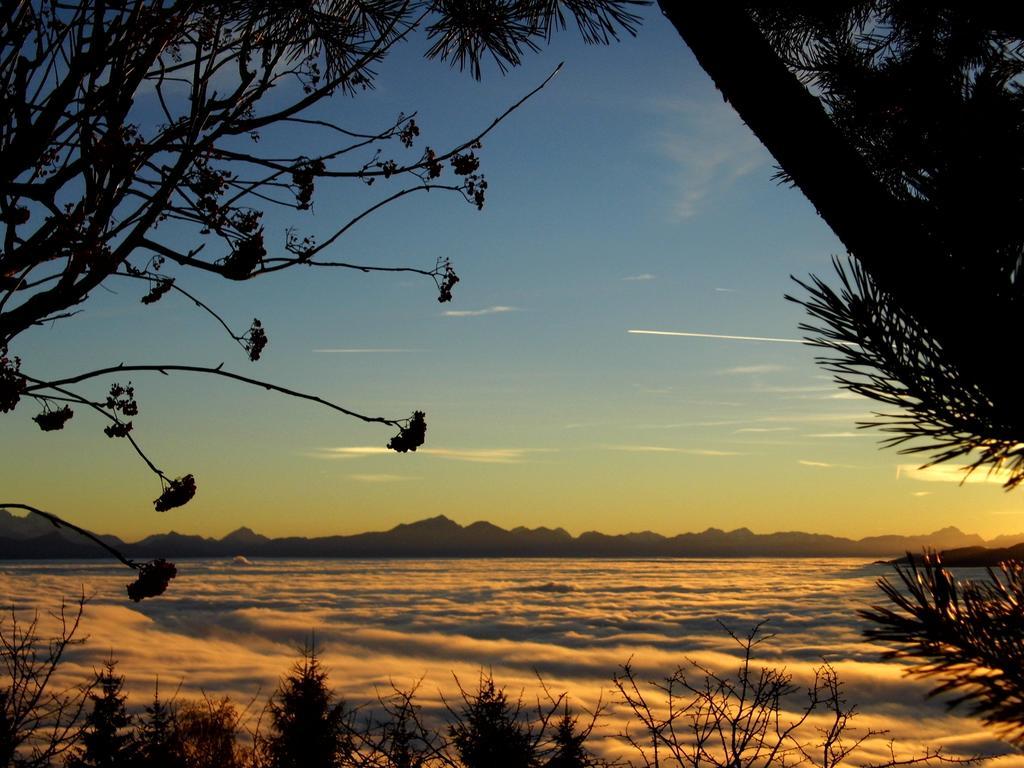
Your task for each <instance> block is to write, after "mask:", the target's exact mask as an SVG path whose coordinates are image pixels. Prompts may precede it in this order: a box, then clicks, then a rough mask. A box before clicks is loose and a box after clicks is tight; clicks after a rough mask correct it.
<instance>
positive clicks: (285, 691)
mask: <svg viewBox="0 0 1024 768" xmlns="http://www.w3.org/2000/svg"><path fill="white" fill-rule="evenodd" d="M270 718H271V720H270V727H271V732H270V735H269V736H268V737H267V738H266V739H265V742H264V744H263V748H264V750H265V753H266V764H267V766H268V768H336V767H337V766H340V765H342V764H344V763H345V761H346V758H347V757H348V756H349V755H350V754H352V752H353V743H352V739H351V738H350V736H349V731H350V730H351V724H350V722H349V713H348V712H347V710H346V707H345V703H344V702H342V701H337V700H336V699H335V696H334V694H333V693H332V691H331V690H330V688H328V686H327V670H326V669H324V667H323V665H322V664H321V663H320V658H319V656H318V655H317V649H316V647H315V646H314V645H312V644H311V645H307V646H305V647H304V648H303V649H302V658H301V659H299V660H298V661H297V662H295V665H294V666H293V667H292V670H291V672H290V673H289V674H288V675H287V676H286V677H285V678H284V679H283V680H282V681H281V683H280V685H279V686H278V688H277V691H276V692H275V693H274V696H273V698H272V699H271V702H270Z"/></svg>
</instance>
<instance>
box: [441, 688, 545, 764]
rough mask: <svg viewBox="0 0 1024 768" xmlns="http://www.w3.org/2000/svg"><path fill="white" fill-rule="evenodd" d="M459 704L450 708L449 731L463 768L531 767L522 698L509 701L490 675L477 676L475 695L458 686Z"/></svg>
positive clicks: (530, 737)
mask: <svg viewBox="0 0 1024 768" xmlns="http://www.w3.org/2000/svg"><path fill="white" fill-rule="evenodd" d="M459 696H460V698H461V699H462V703H461V704H459V705H458V709H451V708H449V710H450V712H451V713H452V717H453V718H454V722H453V723H452V724H451V725H450V726H449V728H448V732H449V735H450V736H451V740H452V744H453V745H454V746H455V750H456V751H457V752H458V755H459V759H460V760H461V761H462V764H463V765H464V766H466V768H530V766H532V765H533V764H534V738H533V733H532V728H531V727H530V724H529V723H528V722H527V721H526V718H525V713H524V711H523V701H522V699H517V700H516V701H514V702H513V701H509V698H508V695H507V694H506V693H505V690H504V689H503V688H499V687H498V686H497V685H495V683H494V679H493V678H492V677H491V675H490V674H486V675H485V674H483V673H481V674H480V682H479V685H478V687H477V690H476V691H475V692H469V691H466V690H465V689H463V688H462V686H461V685H460V686H459Z"/></svg>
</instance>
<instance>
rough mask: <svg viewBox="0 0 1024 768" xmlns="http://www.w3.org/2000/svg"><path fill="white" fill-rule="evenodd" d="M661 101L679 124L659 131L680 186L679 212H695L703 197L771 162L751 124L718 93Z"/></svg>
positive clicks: (682, 214) (685, 215) (683, 215)
mask: <svg viewBox="0 0 1024 768" xmlns="http://www.w3.org/2000/svg"><path fill="white" fill-rule="evenodd" d="M659 107H660V110H661V111H662V112H665V113H669V114H671V115H672V123H673V125H674V126H679V127H678V129H674V130H673V131H671V132H666V133H665V134H664V135H663V136H662V138H661V147H660V148H661V151H662V153H663V154H664V155H665V156H666V157H667V158H668V160H669V162H671V163H672V164H673V165H674V166H675V176H676V180H675V184H676V186H677V187H678V190H679V191H678V193H677V196H676V199H675V204H674V206H673V207H674V213H675V214H676V216H678V217H679V218H682V219H687V218H690V217H692V216H694V215H695V214H697V213H698V212H699V211H700V209H701V207H702V205H703V204H704V202H705V201H706V200H707V198H709V197H713V196H714V195H716V194H718V193H720V192H722V191H723V190H726V189H728V188H729V187H730V186H731V185H732V184H733V183H734V182H735V181H736V180H737V179H740V178H742V177H743V176H746V175H747V174H749V173H751V172H753V171H755V170H757V169H758V168H761V167H764V166H766V165H767V164H768V163H769V162H770V158H769V156H768V153H767V152H766V151H765V150H764V148H763V147H762V146H761V145H760V144H759V143H758V141H757V140H756V139H755V138H754V137H753V135H752V134H751V132H750V130H749V129H748V128H747V127H746V126H745V125H744V124H743V123H742V121H740V119H739V118H738V117H737V116H736V113H735V112H733V111H732V109H730V108H729V107H728V106H727V105H725V104H723V103H722V102H721V100H719V99H711V100H708V101H697V100H694V99H673V100H671V101H664V102H662V103H661V104H659Z"/></svg>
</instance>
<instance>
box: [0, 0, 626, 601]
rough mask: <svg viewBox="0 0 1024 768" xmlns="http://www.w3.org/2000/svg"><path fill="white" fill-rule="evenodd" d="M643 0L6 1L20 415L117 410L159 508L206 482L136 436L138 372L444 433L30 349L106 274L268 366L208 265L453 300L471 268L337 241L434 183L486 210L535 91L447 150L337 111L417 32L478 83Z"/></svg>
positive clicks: (409, 434)
mask: <svg viewBox="0 0 1024 768" xmlns="http://www.w3.org/2000/svg"><path fill="white" fill-rule="evenodd" d="M634 1H635V0H585V1H584V2H581V1H579V0H567V1H566V2H554V3H547V2H545V3H538V2H535V1H534V0H509V1H508V2H501V3H483V4H480V3H477V4H474V3H469V4H466V3H460V2H449V1H448V0H408V1H404V2H403V1H401V0H358V1H356V0H316V1H315V2H311V3H280V2H272V1H271V0H213V2H208V1H206V0H203V1H202V2H197V0H123V1H121V0H117V1H115V2H100V3H95V2H86V1H85V0H73V2H62V1H61V2H58V0H40V2H20V3H19V2H14V3H7V4H5V5H4V8H3V11H2V12H0V43H2V48H0V236H2V243H3V245H2V251H0V413H8V412H11V411H14V410H15V409H18V408H19V405H23V404H24V403H25V402H26V401H33V402H34V403H35V404H36V405H37V406H38V407H39V408H40V409H41V410H40V411H39V412H38V413H36V414H35V415H33V417H32V418H33V420H34V421H35V422H36V424H37V425H38V426H39V428H40V429H42V430H43V431H47V432H50V431H58V430H61V429H63V428H64V427H65V426H66V425H67V424H68V422H69V420H71V419H72V418H74V417H75V415H76V413H78V412H81V411H85V412H87V413H93V414H95V415H97V416H99V418H100V420H101V423H102V424H103V432H104V433H105V435H106V436H107V437H108V438H111V439H120V440H124V441H126V442H127V443H128V444H130V446H131V448H132V449H133V450H134V451H135V452H136V453H137V454H138V455H139V457H140V458H141V459H142V460H143V462H144V463H145V464H146V466H147V467H148V468H149V470H151V471H152V472H153V473H154V474H155V475H156V476H157V478H158V480H159V482H160V487H161V492H160V494H159V496H158V497H157V498H156V500H155V501H154V502H153V503H154V507H155V508H156V509H157V510H158V511H166V510H169V509H173V508H175V507H179V506H181V505H183V504H186V503H188V502H189V500H191V499H192V497H193V496H194V495H195V493H196V490H197V481H196V477H195V475H194V474H192V473H182V474H180V475H175V474H168V473H165V472H164V471H163V470H162V469H161V468H160V467H158V466H157V464H156V463H155V462H154V461H153V460H152V459H151V458H150V457H149V455H148V454H147V453H145V452H144V451H143V449H142V447H141V445H140V444H139V442H138V441H137V440H136V434H137V430H136V429H135V419H136V417H137V416H138V414H139V406H138V402H137V400H136V398H135V388H134V385H133V384H132V382H131V381H129V380H128V379H129V378H130V377H132V375H134V374H140V373H146V372H153V373H161V374H165V375H170V374H202V375H206V376H213V377H217V378H220V379H223V380H226V381H233V382H236V383H243V384H247V385H250V386H256V387H261V388H264V389H266V390H270V391H274V392H277V393H281V394H284V395H287V396H291V397H297V398H301V399H305V400H309V401H312V402H315V403H317V404H319V405H321V406H324V407H327V408H330V409H333V410H334V411H336V412H339V413H342V414H344V415H347V416H351V417H354V418H357V419H361V420H363V421H366V422H371V423H379V424H382V425H385V426H391V427H393V428H395V429H397V430H398V432H397V434H396V435H395V436H394V437H393V438H392V439H391V441H390V442H389V443H388V447H389V448H391V449H393V450H395V451H398V452H403V453H404V452H407V451H414V450H416V448H417V447H418V446H419V445H421V444H422V443H423V441H424V439H425V435H426V420H425V414H423V413H422V412H421V411H416V412H414V413H413V414H412V415H411V416H410V417H409V418H404V419H403V418H393V417H383V416H369V415H366V414H363V413H360V412H357V411H355V410H352V409H349V408H347V407H344V406H342V405H339V404H337V403H333V402H329V401H327V400H324V399H322V398H319V397H316V396H315V395H311V394H307V393H304V392H298V391H296V390H294V389H290V388H287V387H283V386H280V385H277V384H274V383H272V382H267V381H264V380H262V379H260V378H256V377H250V376H246V375H242V374H239V373H234V372H232V371H229V370H227V369H225V368H224V366H223V365H219V366H216V367H204V366H196V365H182V364H170V363H169V362H165V361H158V362H157V363H154V364H126V363H121V364H117V365H112V366H104V367H100V368H97V369H96V370H92V371H86V372H80V373H77V374H69V375H67V376H62V377H59V378H55V379H44V378H41V377H39V376H37V375H35V374H33V372H32V367H33V361H32V358H31V352H30V350H26V349H24V348H19V347H18V340H19V338H20V336H21V334H23V333H24V332H25V331H26V330H27V329H29V328H32V327H34V326H37V325H40V324H44V323H45V324H51V323H54V322H57V321H61V322H66V321H67V320H68V318H71V317H73V316H74V315H76V314H77V313H79V312H80V311H82V307H83V305H84V304H85V302H86V301H87V300H88V298H89V296H90V294H92V293H93V292H94V291H95V290H96V289H97V288H98V287H100V286H101V285H107V284H109V283H112V282H119V283H125V284H135V285H137V286H138V288H139V291H140V298H141V301H142V303H143V304H147V305H149V304H153V303H155V302H157V301H164V300H166V298H165V297H167V296H168V295H171V294H177V295H179V296H181V297H182V298H184V299H185V300H186V302H187V303H189V304H191V305H194V306H195V307H196V308H198V309H199V310H200V311H202V312H205V313H207V314H208V315H209V316H210V317H211V319H212V321H213V322H214V323H215V324H217V325H219V326H220V327H221V328H222V329H223V330H224V331H225V332H226V333H227V335H228V336H229V338H230V339H231V340H233V342H234V343H237V344H238V346H239V347H241V349H242V351H243V353H244V354H245V356H246V357H247V358H248V359H249V360H251V361H256V360H258V359H259V358H260V356H261V354H262V353H263V350H264V348H265V347H266V345H267V343H268V336H269V334H268V332H267V329H266V328H265V327H264V325H263V324H262V323H261V321H260V320H258V319H255V320H253V321H252V323H251V324H249V326H248V328H247V329H245V330H239V329H237V328H236V326H235V324H234V322H228V321H227V320H226V319H225V318H223V317H221V315H219V314H218V313H217V311H216V310H215V309H214V308H212V307H211V306H210V305H209V304H207V303H206V302H204V301H203V300H202V299H201V298H200V297H199V296H197V295H195V294H194V293H193V292H192V291H191V290H190V288H189V281H190V278H191V277H194V276H195V275H196V273H198V272H203V273H207V274H213V275H217V276H220V277H223V278H225V279H228V280H233V281H246V280H251V279H256V278H262V277H265V276H267V275H271V274H274V273H277V272H281V271H282V270H285V269H292V268H295V267H305V268H313V269H316V268H323V269H335V270H338V269H340V270H350V271H353V272H356V273H367V272H388V273H411V274H416V275H420V276H423V277H426V278H428V279H430V280H431V281H432V283H433V285H434V287H435V288H436V289H437V290H438V300H439V301H442V302H444V301H450V300H451V298H452V289H453V287H454V285H455V284H456V283H457V282H458V277H457V275H456V273H455V270H454V267H453V265H452V264H451V263H450V262H449V261H448V260H447V259H444V258H441V259H438V260H437V262H436V263H435V264H433V265H427V266H424V267H418V266H382V265H379V264H375V263H365V264H364V263H358V264H357V263H350V262H342V261H337V260H335V259H333V258H332V257H331V255H330V253H331V249H332V246H334V244H335V243H336V242H337V241H338V240H339V239H340V238H342V237H343V236H344V235H345V234H346V233H347V232H349V231H350V230H351V229H352V228H353V227H355V226H357V225H358V224H360V222H362V221H364V220H365V219H366V218H367V217H368V216H370V215H372V214H373V213H374V212H375V211H377V210H379V209H381V208H382V207H384V206H386V205H388V204H390V203H392V202H394V201H396V200H399V199H402V198H404V197H407V196H410V195H414V194H417V193H420V192H427V191H436V192H442V193H451V194H454V195H456V196H458V197H461V198H463V199H464V200H466V201H467V202H469V203H470V204H471V205H473V206H474V207H476V208H481V207H482V206H483V205H484V201H485V197H486V190H487V181H486V179H485V177H484V175H483V173H482V171H481V165H480V155H479V154H478V153H479V152H480V150H481V146H482V145H481V141H482V140H483V139H484V138H485V137H486V136H487V135H488V133H489V132H490V131H491V130H492V129H493V128H494V127H495V126H496V125H497V124H498V123H499V122H501V121H502V120H503V119H505V118H506V117H507V116H508V115H509V114H510V113H511V112H512V111H514V110H515V109H516V108H517V107H519V106H520V105H521V104H522V103H523V101H525V98H528V97H529V95H528V96H527V97H524V99H523V100H520V101H519V102H517V103H515V104H513V105H512V106H511V107H510V108H509V109H508V110H506V111H505V112H504V113H503V114H501V115H499V116H498V117H497V118H495V119H494V120H492V121H491V122H490V123H489V124H487V125H486V126H485V127H484V128H483V129H482V130H481V131H480V132H479V133H477V134H476V135H474V136H471V137H469V138H467V139H466V140H465V141H462V142H459V143H457V144H455V145H453V146H448V147H444V148H438V147H431V146H429V145H427V146H423V147H422V149H421V148H420V146H421V145H420V134H421V127H420V126H419V125H418V124H417V122H416V119H415V115H405V114H400V115H398V116H397V117H396V118H395V120H394V121H393V122H391V123H390V124H387V125H383V126H378V127H372V128H365V127H358V126H346V125H342V124H341V123H339V122H336V121H334V120H331V119H325V118H324V117H323V114H322V112H317V111H316V108H317V107H318V106H320V105H323V104H324V103H325V102H326V100H327V99H330V98H332V97H334V102H333V103H334V104H335V105H337V104H338V103H339V101H338V99H343V101H342V102H340V103H348V100H350V99H352V98H354V97H357V96H358V94H360V93H361V92H363V91H366V90H367V89H369V88H372V87H373V84H374V78H375V68H376V67H377V65H379V64H380V63H381V62H382V61H383V60H384V58H385V57H386V55H387V54H388V53H389V51H391V49H392V48H394V47H395V46H396V45H398V44H399V43H402V42H403V41H405V40H407V39H409V38H410V37H411V36H412V35H413V33H414V32H416V31H417V30H421V31H422V32H424V33H425V35H426V38H427V40H428V44H429V48H428V50H427V51H426V52H425V55H426V56H427V58H437V59H442V60H444V61H447V62H449V63H451V64H452V65H456V66H458V67H459V68H468V69H469V70H470V71H471V73H472V75H473V76H475V77H477V78H479V77H481V75H482V67H483V64H484V62H485V61H486V60H493V61H494V62H495V63H496V65H497V67H498V68H499V69H500V70H502V71H505V70H506V69H507V68H509V67H514V66H517V65H518V64H519V63H520V62H521V61H522V57H523V56H524V55H525V54H526V53H528V52H529V51H533V50H538V49H539V47H540V45H542V44H543V43H544V42H546V41H548V40H550V38H551V36H552V35H553V34H554V33H555V32H556V31H557V30H558V29H562V28H564V27H566V26H567V24H568V23H569V21H570V20H571V21H572V22H574V23H575V25H576V26H577V28H578V29H579V31H580V33H581V35H582V37H583V39H584V40H585V41H586V42H588V43H605V44H606V43H609V42H611V41H612V40H615V39H617V36H618V35H619V34H620V33H623V32H625V33H628V34H633V33H634V31H635V27H636V24H637V22H638V19H637V17H636V16H634V15H633V14H632V13H631V12H630V7H631V5H633V4H634ZM549 79H550V78H549ZM546 82H547V81H545V83H542V84H541V85H540V86H539V88H540V87H543V86H544V84H546ZM539 88H538V90H539ZM534 92H535V91H534ZM353 122H358V120H357V118H353ZM295 131H301V132H303V135H304V141H303V142H302V144H303V147H305V148H306V149H305V152H298V151H295V150H292V151H291V152H288V151H285V152H284V153H283V154H282V150H281V149H280V145H279V146H278V148H277V150H276V151H272V150H270V149H262V148H261V146H262V145H261V144H260V139H261V138H270V137H272V136H275V135H276V136H282V135H287V133H288V132H292V133H293V134H294V132H295ZM292 145H294V142H292ZM310 148H311V149H310ZM342 182H349V183H355V184H358V185H362V186H364V187H366V188H369V190H371V194H372V193H376V192H377V190H379V193H378V194H377V196H376V197H375V198H374V199H372V200H370V201H369V202H368V203H367V204H366V206H365V208H364V209H363V210H362V211H359V212H358V213H356V214H355V215H353V216H352V217H351V218H349V219H348V220H346V221H343V222H341V223H340V224H339V226H338V227H337V228H336V229H335V231H334V232H333V233H331V234H330V235H328V236H326V237H323V238H321V239H319V240H317V239H316V238H314V237H313V236H312V235H307V234H303V232H302V231H301V229H300V227H301V218H299V217H300V216H301V215H302V214H305V213H306V212H309V211H312V209H313V207H314V204H315V196H316V191H317V189H319V188H321V187H323V186H324V185H326V184H331V183H342ZM272 209H277V210H282V211H288V210H291V211H293V212H294V215H295V222H296V223H295V224H294V225H292V226H290V227H288V228H287V229H285V230H284V231H283V232H279V233H269V232H267V231H266V227H265V225H264V223H263V217H264V214H265V213H266V212H267V211H269V210H272ZM93 379H101V380H105V381H106V382H107V383H106V384H105V386H107V387H108V389H107V390H106V394H105V395H102V396H99V397H97V396H96V395H94V394H89V393H88V392H87V391H85V390H82V389H80V388H79V385H81V384H83V383H84V382H87V381H90V380H93ZM111 379H113V382H112V383H111ZM22 410H24V408H23V407H22ZM4 506H8V507H14V508H21V509H25V510H28V511H30V512H37V511H38V510H36V509H35V508H34V507H32V506H31V505H15V504H13V503H12V504H9V505H5V504H3V503H2V502H0V508H2V507H4ZM48 519H50V520H51V521H52V522H54V523H55V524H58V523H59V522H61V521H62V518H60V517H57V516H56V515H53V514H49V515H48ZM121 559H122V560H124V558H121ZM127 564H129V565H130V566H131V567H132V568H135V569H136V570H138V571H139V578H138V582H137V585H136V587H135V588H134V591H133V594H132V597H133V599H142V598H144V597H149V596H153V595H156V594H159V593H160V592H162V591H163V588H165V587H166V585H167V582H168V581H169V579H170V578H172V577H173V571H172V570H171V569H170V568H168V567H166V566H165V565H163V564H159V563H150V564H136V563H127Z"/></svg>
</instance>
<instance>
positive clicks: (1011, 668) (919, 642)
mask: <svg viewBox="0 0 1024 768" xmlns="http://www.w3.org/2000/svg"><path fill="white" fill-rule="evenodd" d="M908 560H909V561H910V562H909V564H907V565H897V566H896V575H897V576H898V577H899V582H898V583H896V584H894V583H892V582H890V581H889V580H888V579H885V578H883V579H881V580H880V581H879V586H880V587H881V589H882V592H883V593H884V594H885V596H886V598H887V599H888V602H887V603H886V604H884V605H876V606H873V607H872V608H870V609H868V610H864V611H861V615H862V616H863V617H864V618H866V619H868V620H869V621H870V622H872V624H873V625H874V626H871V627H869V628H868V629H867V630H866V631H865V634H866V635H867V636H868V637H869V638H871V639H872V640H878V641H880V642H882V643H885V644H886V645H889V646H892V647H893V650H891V651H889V652H888V653H887V656H888V657H889V658H898V659H908V660H910V661H912V662H913V665H912V666H911V667H910V672H911V673H912V674H914V675H917V676H923V677H937V678H938V679H939V681H940V683H939V685H938V686H936V688H935V689H934V691H933V694H952V698H951V699H950V705H951V706H956V705H960V704H966V705H967V706H968V707H969V709H970V711H971V712H972V713H973V714H976V715H980V716H981V717H982V718H983V719H984V720H985V722H986V723H988V724H990V725H994V726H997V727H998V728H999V729H1000V730H1001V731H1003V732H1004V733H1005V734H1006V735H1007V736H1008V737H1009V738H1011V739H1013V741H1014V742H1015V743H1017V744H1018V745H1021V746H1024V642H1022V638H1024V564H1022V563H1019V562H1007V563H1003V564H1002V565H1001V566H1000V567H999V568H998V569H992V568H989V569H988V579H987V580H984V581H976V580H967V581H959V580H957V579H956V578H955V577H954V576H953V574H951V573H950V572H949V571H947V570H946V569H945V568H943V567H942V561H941V559H940V558H939V556H938V555H936V554H934V553H929V554H926V555H925V556H924V558H923V560H922V562H921V563H920V564H918V563H917V562H915V559H914V558H912V557H910V556H909V555H908Z"/></svg>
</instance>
